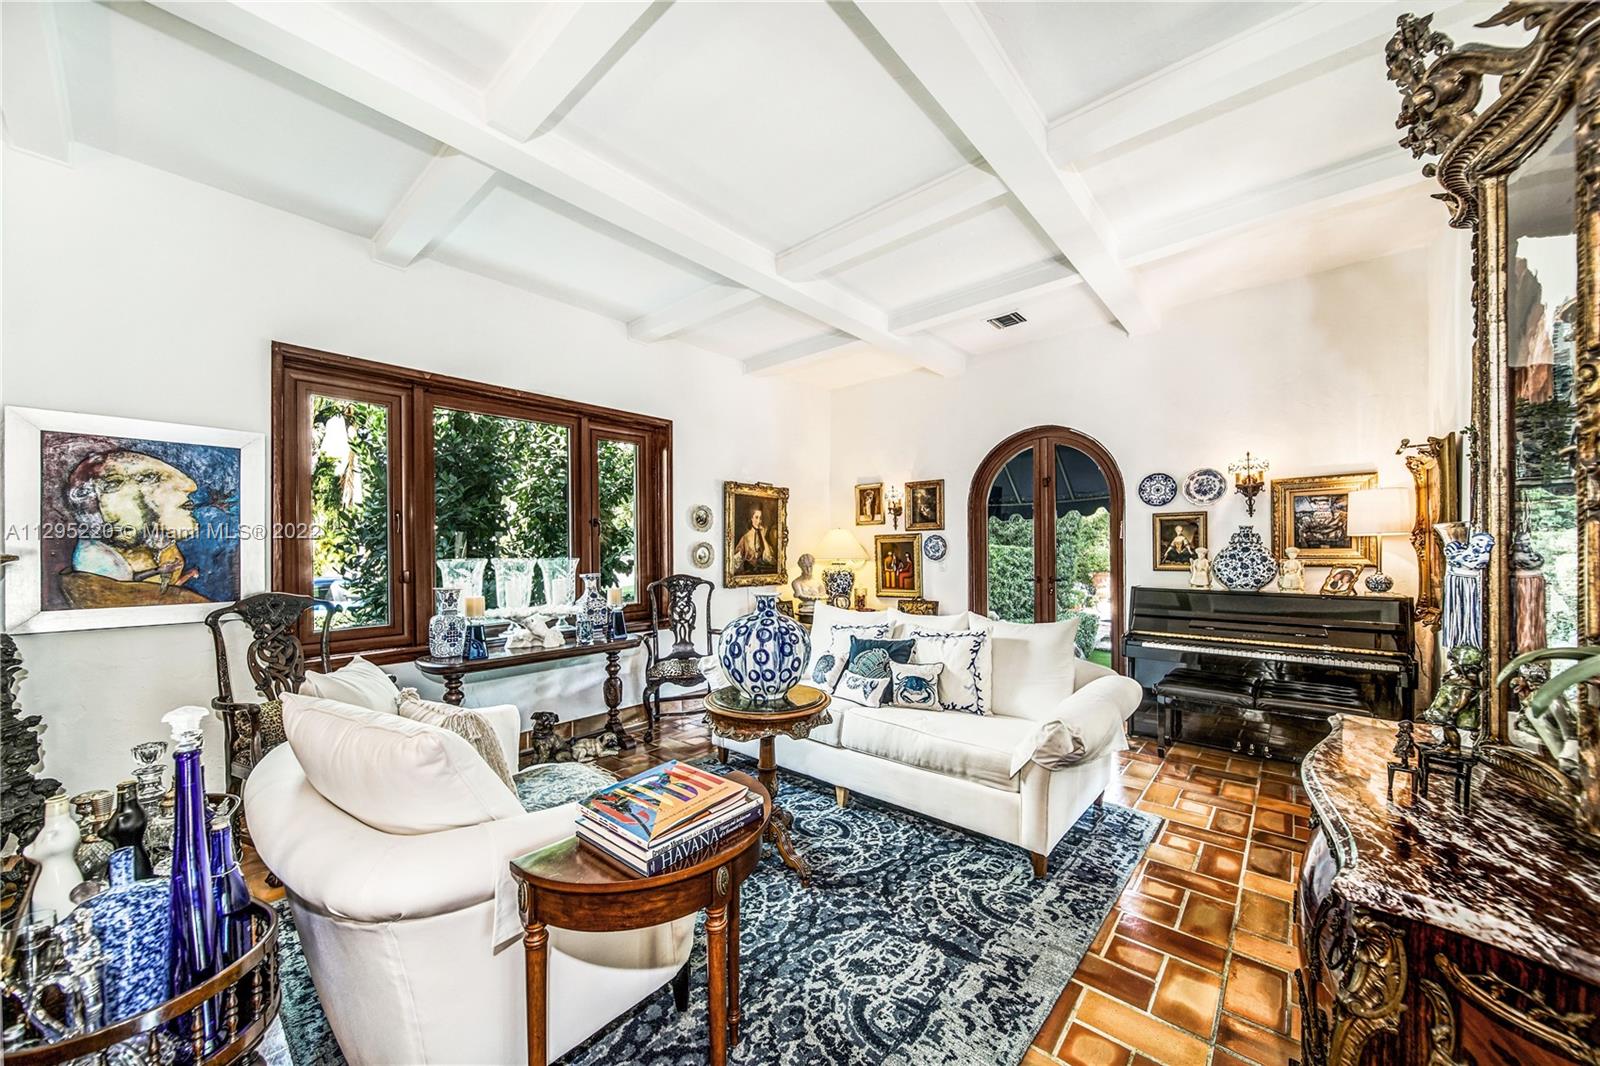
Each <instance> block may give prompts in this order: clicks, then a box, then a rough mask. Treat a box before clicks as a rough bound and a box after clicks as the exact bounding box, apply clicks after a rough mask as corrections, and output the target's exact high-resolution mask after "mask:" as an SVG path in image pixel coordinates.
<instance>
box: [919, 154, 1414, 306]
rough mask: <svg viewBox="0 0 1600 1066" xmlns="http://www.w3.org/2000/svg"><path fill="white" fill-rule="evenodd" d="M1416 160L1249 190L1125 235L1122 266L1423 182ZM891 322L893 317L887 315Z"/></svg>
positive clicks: (1351, 163)
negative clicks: (1276, 220) (1125, 261)
mask: <svg viewBox="0 0 1600 1066" xmlns="http://www.w3.org/2000/svg"><path fill="white" fill-rule="evenodd" d="M1425 180H1427V179H1425V178H1423V176H1422V171H1421V169H1420V168H1419V167H1418V166H1417V162H1416V160H1414V159H1412V158H1411V157H1410V156H1409V155H1407V154H1406V153H1405V152H1396V151H1395V150H1394V149H1393V148H1392V147H1385V148H1381V149H1379V150H1377V151H1374V152H1369V153H1367V154H1366V155H1362V156H1357V157H1356V158H1354V159H1350V160H1346V161H1344V162H1342V163H1336V164H1334V165H1333V166H1328V167H1322V168H1320V169H1317V170H1313V171H1309V172H1307V173H1305V174H1299V175H1296V176H1295V177H1292V178H1289V179H1286V180H1284V181H1280V182H1277V183H1275V184H1273V185H1269V186H1267V187H1265V188H1261V189H1252V190H1250V191H1249V192H1245V193H1240V194H1239V195H1238V196H1234V197H1230V198H1229V199H1227V200H1224V201H1222V202H1221V203H1216V204H1211V205H1209V206H1207V207H1204V208H1201V209H1199V210H1197V211H1191V212H1188V213H1186V214H1184V215H1181V216H1178V217H1176V218H1171V219H1163V220H1161V221H1159V222H1157V223H1155V224H1154V225H1152V226H1150V227H1148V228H1146V229H1145V230H1142V231H1137V232H1134V233H1131V234H1129V236H1128V239H1127V241H1126V242H1125V244H1126V254H1127V258H1128V262H1129V263H1131V264H1134V265H1141V266H1142V265H1143V264H1145V263H1149V262H1153V261H1155V260H1158V259H1165V258H1167V257H1168V256H1173V255H1177V254H1178V253H1180V252H1185V251H1188V250H1189V249H1191V248H1194V247H1197V246H1199V245H1201V244H1204V243H1206V242H1207V241H1213V240H1216V239H1218V238H1220V237H1226V236H1228V235H1230V234H1232V233H1237V232H1238V231H1240V230H1244V229H1249V228H1251V227H1253V226H1257V225H1261V224H1262V223H1265V222H1268V221H1271V220H1273V219H1276V218H1279V217H1282V216H1285V215H1292V214H1295V213H1298V212H1302V211H1308V210H1314V209H1323V208H1327V207H1331V206H1335V205H1338V204H1342V203H1350V202H1353V201H1356V200H1363V199H1366V198H1368V197H1371V196H1378V195H1381V194H1383V193H1386V192H1392V191H1394V190H1397V189H1403V188H1405V187H1406V186H1408V185H1415V184H1417V183H1419V182H1422V181H1425ZM890 321H891V322H897V321H898V316H891V318H890Z"/></svg>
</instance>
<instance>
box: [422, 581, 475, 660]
mask: <svg viewBox="0 0 1600 1066" xmlns="http://www.w3.org/2000/svg"><path fill="white" fill-rule="evenodd" d="M461 597H462V591H461V590H460V589H434V590H433V612H434V613H433V617H432V618H430V619H428V655H429V656H431V657H432V658H435V659H459V658H461V652H462V649H463V648H464V647H465V645H466V643H467V619H466V617H465V616H463V615H462V613H461Z"/></svg>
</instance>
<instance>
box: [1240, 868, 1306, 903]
mask: <svg viewBox="0 0 1600 1066" xmlns="http://www.w3.org/2000/svg"><path fill="white" fill-rule="evenodd" d="M1240 884H1241V885H1242V886H1243V887H1244V888H1246V889H1248V890H1249V891H1251V892H1261V893H1263V894H1265V895H1268V896H1276V897H1278V898H1279V899H1293V898H1294V885H1293V883H1291V882H1289V881H1285V880H1283V879H1281V878H1277V877H1263V876H1262V875H1261V874H1258V873H1251V872H1250V871H1249V870H1246V871H1245V872H1244V880H1243V881H1242V882H1240Z"/></svg>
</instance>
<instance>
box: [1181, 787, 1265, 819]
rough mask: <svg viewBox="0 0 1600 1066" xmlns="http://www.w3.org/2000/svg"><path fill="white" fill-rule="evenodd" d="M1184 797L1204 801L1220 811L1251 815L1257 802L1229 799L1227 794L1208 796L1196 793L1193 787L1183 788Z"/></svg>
mask: <svg viewBox="0 0 1600 1066" xmlns="http://www.w3.org/2000/svg"><path fill="white" fill-rule="evenodd" d="M1182 799H1186V800H1189V801H1191V802H1193V803H1203V804H1205V805H1206V806H1207V807H1213V808H1215V809H1217V810H1219V811H1232V812H1233V813H1234V814H1243V815H1249V814H1250V813H1251V812H1252V811H1254V810H1255V804H1253V803H1247V802H1245V801H1243V800H1236V799H1229V798H1228V797H1227V796H1208V795H1205V794H1203V793H1196V792H1194V791H1193V790H1192V789H1188V788H1185V789H1184V790H1183V793H1182ZM1180 803H1181V800H1180Z"/></svg>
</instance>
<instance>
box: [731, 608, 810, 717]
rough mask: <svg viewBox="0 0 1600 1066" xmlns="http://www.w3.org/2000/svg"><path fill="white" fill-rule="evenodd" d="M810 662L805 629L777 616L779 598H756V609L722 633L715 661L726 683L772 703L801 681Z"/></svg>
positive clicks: (784, 616)
mask: <svg viewBox="0 0 1600 1066" xmlns="http://www.w3.org/2000/svg"><path fill="white" fill-rule="evenodd" d="M809 658H811V638H810V636H808V635H807V634H806V631H805V627H803V626H802V625H801V624H800V623H799V622H796V621H795V620H794V619H793V618H790V617H788V616H787V615H782V614H779V613H778V597H777V596H774V595H771V594H760V595H757V596H756V609H755V610H754V611H752V612H751V613H750V614H747V615H745V616H744V617H742V618H736V619H734V620H733V621H732V622H731V623H729V624H728V626H727V627H726V628H724V629H723V631H722V643H721V644H720V645H719V647H718V649H717V661H718V662H720V663H721V664H722V669H723V671H724V672H725V673H726V674H727V675H728V680H729V681H731V682H733V684H734V685H736V686H737V687H738V688H739V690H740V691H742V692H743V693H744V694H745V695H746V696H749V697H750V698H751V699H752V700H756V701H757V702H772V701H776V700H779V699H782V698H783V696H784V694H785V693H787V692H788V691H789V690H790V689H791V688H793V687H794V686H795V683H796V682H798V681H799V680H800V672H801V671H802V670H803V669H805V665H806V660H807V659H809Z"/></svg>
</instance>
